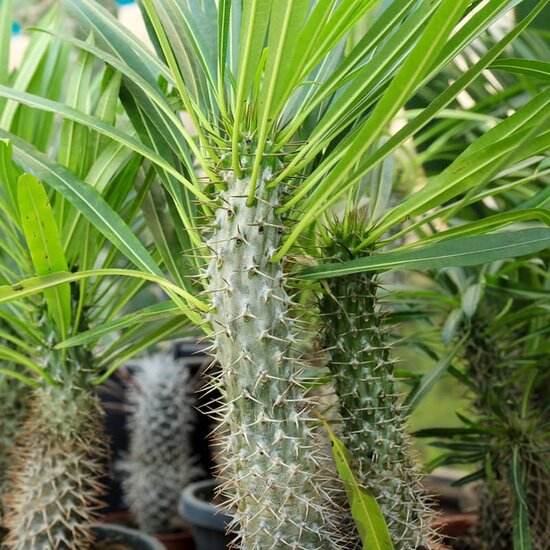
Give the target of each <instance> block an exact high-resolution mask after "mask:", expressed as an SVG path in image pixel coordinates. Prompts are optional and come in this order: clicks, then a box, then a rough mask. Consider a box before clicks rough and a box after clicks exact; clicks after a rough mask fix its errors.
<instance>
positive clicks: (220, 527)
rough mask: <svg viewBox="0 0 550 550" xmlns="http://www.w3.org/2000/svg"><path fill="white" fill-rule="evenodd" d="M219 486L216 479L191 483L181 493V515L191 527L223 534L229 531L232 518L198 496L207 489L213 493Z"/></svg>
mask: <svg viewBox="0 0 550 550" xmlns="http://www.w3.org/2000/svg"><path fill="white" fill-rule="evenodd" d="M217 485H218V482H217V481H216V480H215V479H205V480H203V481H196V482H194V483H190V484H189V485H188V486H187V487H186V488H185V489H183V491H182V492H181V497H180V502H179V513H180V515H181V516H182V517H183V519H185V520H186V521H187V522H188V523H190V524H191V526H193V525H200V526H201V527H206V528H208V529H213V530H216V531H223V532H225V531H226V530H227V526H228V524H229V523H230V522H231V520H232V518H231V516H230V515H229V514H227V513H225V512H224V511H223V510H220V509H219V508H218V507H216V506H215V505H214V504H212V503H210V502H207V501H205V500H203V499H201V498H200V497H198V496H197V493H199V492H200V491H204V490H205V489H207V490H212V491H213V490H214V489H215V488H216V487H217Z"/></svg>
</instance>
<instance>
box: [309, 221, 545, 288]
mask: <svg viewBox="0 0 550 550" xmlns="http://www.w3.org/2000/svg"><path fill="white" fill-rule="evenodd" d="M549 246H550V228H547V227H534V228H529V229H520V230H517V231H505V232H501V233H492V234H488V235H478V236H474V237H466V238H456V239H449V240H448V241H440V242H437V243H435V244H432V245H427V246H422V247H419V248H417V249H414V250H404V251H401V250H399V249H395V250H392V251H390V252H381V253H379V254H374V255H372V256H367V257H365V258H359V259H356V260H351V261H349V262H343V263H340V264H325V265H319V266H316V267H312V268H309V269H304V270H303V271H301V272H300V277H302V278H304V279H325V278H328V277H340V276H342V275H349V274H350V273H361V272H364V271H386V270H391V269H443V268H447V267H464V266H469V265H480V264H484V263H488V262H493V261H497V260H504V259H507V258H514V257H516V256H523V255H527V254H534V253H535V252H539V251H540V250H544V249H546V248H548V247H549Z"/></svg>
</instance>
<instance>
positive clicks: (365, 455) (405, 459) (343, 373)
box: [321, 274, 433, 550]
mask: <svg viewBox="0 0 550 550" xmlns="http://www.w3.org/2000/svg"><path fill="white" fill-rule="evenodd" d="M328 284H329V289H330V293H327V294H325V295H324V296H323V298H322V301H321V313H322V319H323V325H324V327H323V331H324V344H325V347H326V349H327V350H328V351H329V354H330V359H329V367H330V369H331V371H332V373H333V375H334V380H335V387H336V391H337V394H338V397H339V399H340V410H341V415H342V418H343V435H344V440H345V442H346V444H347V445H348V447H349V450H350V451H351V454H352V456H354V457H355V459H356V460H357V469H358V475H359V478H360V480H361V481H362V483H363V484H364V485H365V486H366V487H367V489H368V490H369V491H371V492H372V493H373V494H374V496H375V497H376V499H377V501H378V503H379V505H380V507H381V509H382V511H383V513H384V516H385V518H386V521H387V523H388V528H389V530H390V534H391V535H392V539H393V542H394V546H395V548H396V550H411V549H414V548H421V547H426V548H428V547H429V542H430V539H431V538H432V536H433V535H432V533H431V530H430V527H429V523H430V519H431V514H430V511H429V509H428V507H427V506H426V504H425V502H424V493H423V491H422V488H421V486H420V483H419V474H418V472H417V470H416V468H415V465H414V461H413V460H412V458H411V456H410V454H409V441H408V438H407V436H406V434H405V422H406V417H405V415H404V414H403V411H402V409H401V408H400V406H399V403H398V398H399V394H398V391H397V388H396V385H395V379H394V375H393V370H394V369H393V363H392V359H391V357H390V353H389V345H388V342H387V335H386V333H385V327H384V318H383V316H382V315H381V313H380V311H379V309H378V304H377V299H376V284H375V282H374V281H373V280H372V277H371V276H370V275H369V274H359V275H350V276H346V277H338V278H334V279H331V280H330V281H329V283H328Z"/></svg>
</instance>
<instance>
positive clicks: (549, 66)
mask: <svg viewBox="0 0 550 550" xmlns="http://www.w3.org/2000/svg"><path fill="white" fill-rule="evenodd" d="M489 68H490V69H493V70H499V71H507V72H509V73H515V74H520V75H523V76H528V77H530V78H540V79H541V80H545V81H546V82H550V63H548V62H547V61H539V60H536V59H497V60H496V61H494V62H493V63H491V65H490V67H489Z"/></svg>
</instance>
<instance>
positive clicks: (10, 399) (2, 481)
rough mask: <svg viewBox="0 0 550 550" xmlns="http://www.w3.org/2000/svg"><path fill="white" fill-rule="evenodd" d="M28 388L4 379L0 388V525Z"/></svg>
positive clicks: (25, 410) (20, 383) (24, 411)
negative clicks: (3, 501)
mask: <svg viewBox="0 0 550 550" xmlns="http://www.w3.org/2000/svg"><path fill="white" fill-rule="evenodd" d="M29 391H30V386H28V385H27V384H23V383H22V382H20V381H19V380H17V379H9V378H5V379H2V380H1V386H0V525H2V518H3V515H4V505H3V504H2V500H3V495H4V494H6V493H8V492H9V478H8V475H7V473H8V470H9V468H10V464H11V462H12V460H13V453H14V448H15V445H16V441H17V439H18V435H19V432H20V430H21V427H22V425H23V421H24V419H25V417H26V415H27V400H28V397H29Z"/></svg>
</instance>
